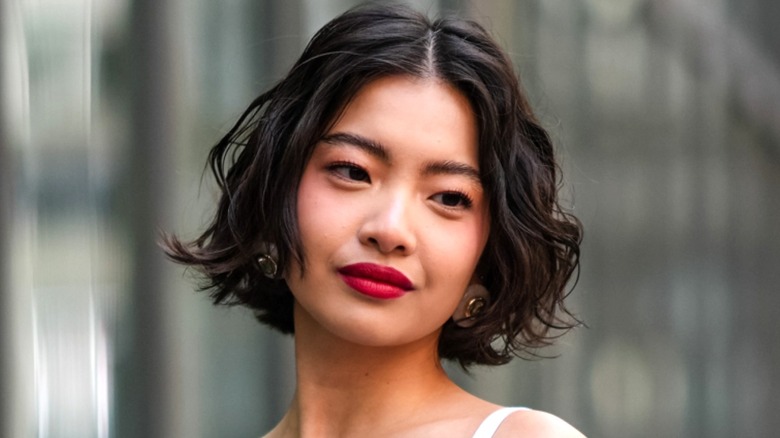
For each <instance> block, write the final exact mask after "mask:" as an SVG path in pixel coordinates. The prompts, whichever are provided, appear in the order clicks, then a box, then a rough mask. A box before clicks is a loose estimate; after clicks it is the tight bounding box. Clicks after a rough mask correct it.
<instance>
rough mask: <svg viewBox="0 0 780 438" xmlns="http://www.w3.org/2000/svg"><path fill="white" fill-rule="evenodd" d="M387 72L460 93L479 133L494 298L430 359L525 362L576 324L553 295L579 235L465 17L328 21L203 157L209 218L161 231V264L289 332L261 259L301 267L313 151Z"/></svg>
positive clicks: (498, 58)
mask: <svg viewBox="0 0 780 438" xmlns="http://www.w3.org/2000/svg"><path fill="white" fill-rule="evenodd" d="M392 75H406V76H409V77H416V78H423V79H434V80H438V81H442V82H444V83H447V84H450V85H451V86H453V87H454V88H455V89H457V90H459V91H460V92H461V93H463V95H464V96H466V97H467V98H468V100H469V102H470V103H471V106H472V108H473V110H474V112H475V114H476V119H477V124H478V129H479V134H478V135H479V137H478V139H479V168H480V173H481V180H482V184H483V186H484V190H485V193H486V198H487V200H488V208H489V212H490V235H489V238H488V242H487V245H486V247H485V250H484V252H483V254H482V256H481V259H480V261H479V263H478V266H477V274H478V275H479V277H480V279H481V282H482V283H483V284H484V285H485V286H486V287H487V289H488V290H489V291H490V294H491V299H490V302H489V305H488V306H487V308H486V309H485V310H484V311H483V312H482V313H481V314H480V315H479V316H478V318H477V320H476V323H475V324H474V325H473V326H471V327H469V328H463V327H460V326H458V325H456V324H455V323H454V321H452V319H450V320H449V321H448V322H447V323H445V325H444V327H443V330H442V334H441V337H440V339H439V348H438V350H439V351H438V353H439V357H440V358H443V359H450V360H456V361H458V362H459V363H460V365H461V366H462V367H464V369H465V368H466V367H468V366H469V365H473V364H485V365H498V364H503V363H506V362H508V361H509V360H510V359H511V358H512V356H513V355H523V353H530V355H535V353H533V351H534V350H535V349H536V348H538V347H541V346H544V345H548V344H550V343H551V342H552V340H553V339H554V338H556V337H557V336H559V335H560V334H561V333H562V331H564V330H567V329H570V328H572V327H573V326H575V325H577V324H578V321H577V319H576V318H575V317H574V316H572V314H571V313H570V312H569V311H568V310H566V308H565V306H564V303H563V300H564V298H565V297H566V296H567V295H568V292H567V286H566V285H567V282H568V280H569V278H570V277H571V275H572V273H573V272H574V271H575V270H577V267H578V259H579V246H580V242H581V236H582V232H581V226H580V223H579V221H578V220H577V219H576V218H575V217H573V216H571V215H570V214H567V213H564V212H563V211H562V209H561V208H560V206H559V203H558V197H557V192H558V185H559V182H558V180H557V176H556V173H557V169H558V166H557V164H556V161H555V157H554V153H553V146H552V144H551V141H550V138H549V136H548V134H547V132H546V131H545V130H544V129H543V128H542V127H541V126H540V124H539V123H538V121H537V119H536V118H535V116H534V115H533V113H532V111H531V108H530V106H529V104H528V102H527V100H526V98H525V96H524V95H523V92H522V91H521V87H520V84H519V82H518V79H517V76H516V74H515V72H514V68H513V66H512V63H511V61H510V59H509V58H508V57H507V55H506V54H505V53H504V51H503V50H502V49H501V48H500V47H499V46H498V45H497V44H496V42H495V41H494V40H493V39H492V38H491V37H490V35H489V34H488V32H486V31H485V29H484V28H482V27H481V26H480V25H479V24H477V23H475V22H472V21H468V20H464V19H460V18H442V19H438V20H436V21H432V20H430V19H429V18H427V17H426V16H425V15H422V14H420V13H418V12H416V11H414V10H411V9H409V8H408V7H405V6H401V5H386V4H385V5H378V4H369V5H364V6H359V7H357V8H354V9H351V10H349V11H347V12H346V13H344V14H343V15H341V16H339V17H337V18H335V19H333V20H332V21H331V22H329V23H328V24H326V25H325V26H324V27H323V28H322V29H321V30H320V31H319V32H317V34H316V35H314V37H313V38H312V40H311V41H310V42H309V44H308V46H307V47H306V49H305V50H304V52H303V54H302V55H301V57H300V59H298V61H297V62H296V63H295V65H294V66H293V67H292V69H291V70H290V72H289V73H288V74H287V75H286V76H285V77H284V78H283V79H282V80H281V81H280V82H278V83H277V84H276V85H275V86H273V88H271V89H270V90H268V91H267V92H266V93H264V94H262V95H261V96H260V97H258V98H257V99H255V100H254V101H253V102H252V104H251V105H250V106H249V108H248V109H247V110H246V111H245V112H244V114H243V115H242V116H241V117H240V118H239V120H238V122H237V123H236V124H235V126H233V128H232V129H231V130H230V131H229V132H228V133H227V135H225V137H223V138H222V139H221V140H220V141H219V142H218V143H217V144H216V146H214V148H213V149H212V150H211V152H210V154H209V158H208V164H209V166H210V168H211V171H212V172H213V174H214V176H215V178H216V181H217V183H218V185H219V188H220V190H221V198H220V200H219V204H218V207H217V211H216V214H215V217H214V218H213V221H212V222H211V224H210V226H209V227H208V228H207V229H206V230H205V232H203V234H202V235H200V237H199V238H197V239H196V240H194V241H193V242H188V243H183V242H181V241H180V240H179V239H178V238H176V237H175V236H164V237H163V246H164V248H165V250H166V252H167V254H168V256H169V257H170V258H171V259H173V260H174V261H176V262H179V263H182V264H185V265H188V266H191V267H194V268H196V269H197V270H198V271H199V272H200V273H201V274H202V275H203V278H204V279H205V281H204V283H203V284H202V285H201V287H202V289H203V290H210V291H211V294H212V298H213V300H214V302H215V303H216V304H219V303H221V304H241V305H245V306H247V307H249V308H251V309H253V310H254V311H255V314H256V316H257V318H258V319H259V320H260V321H261V322H263V323H266V324H268V325H270V326H272V327H274V328H276V329H278V330H280V331H282V332H284V333H293V332H294V330H295V327H294V325H293V312H292V309H293V300H294V298H293V296H292V294H291V292H290V289H289V288H288V286H287V284H286V282H285V281H284V280H283V279H281V278H277V279H271V278H267V277H266V276H264V275H263V273H262V270H261V267H260V265H259V264H258V262H257V257H258V255H259V254H261V253H263V252H264V248H265V247H266V245H268V244H272V245H275V246H276V248H277V251H278V262H279V266H280V267H282V268H284V267H288V266H290V262H291V260H293V259H294V260H296V261H297V262H298V263H299V264H300V266H301V267H303V268H304V269H305V255H306V254H304V252H303V249H302V245H301V241H300V236H299V231H298V226H297V217H296V215H297V212H296V207H297V191H298V184H299V182H300V179H301V175H302V173H303V171H304V168H305V167H306V164H307V162H308V160H309V158H310V156H311V154H312V150H313V148H314V146H315V145H316V144H317V143H318V141H319V140H320V139H321V138H322V137H323V135H324V134H325V133H326V132H327V131H328V130H329V128H330V126H332V124H333V123H334V122H335V120H336V119H337V118H338V117H339V115H340V113H341V111H343V109H344V107H345V106H346V104H347V103H348V102H349V101H350V99H351V98H352V97H353V96H354V95H355V94H356V93H357V91H358V90H360V89H361V87H363V86H364V85H366V84H368V83H369V82H371V81H373V80H375V79H377V78H380V77H386V76H392ZM442 256H443V257H444V256H446V255H442Z"/></svg>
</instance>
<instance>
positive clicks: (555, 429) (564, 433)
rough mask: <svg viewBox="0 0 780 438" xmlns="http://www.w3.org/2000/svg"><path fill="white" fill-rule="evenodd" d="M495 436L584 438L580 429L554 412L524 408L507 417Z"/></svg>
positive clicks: (504, 437)
mask: <svg viewBox="0 0 780 438" xmlns="http://www.w3.org/2000/svg"><path fill="white" fill-rule="evenodd" d="M493 436H494V437H495V438H512V437H519V436H522V437H524V438H526V437H527V438H548V437H555V438H559V437H560V438H584V437H585V435H583V434H582V433H581V432H580V431H578V430H577V429H575V428H574V427H573V426H572V425H570V424H569V423H567V422H565V421H564V420H562V419H561V418H559V417H556V416H555V415H553V414H550V413H547V412H543V411H534V410H522V411H517V412H515V413H513V414H512V415H510V416H509V417H507V419H506V420H504V422H503V423H502V424H501V427H499V428H498V430H497V431H496V433H495V435H493Z"/></svg>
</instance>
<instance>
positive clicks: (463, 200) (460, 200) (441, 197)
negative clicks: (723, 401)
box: [431, 192, 472, 209]
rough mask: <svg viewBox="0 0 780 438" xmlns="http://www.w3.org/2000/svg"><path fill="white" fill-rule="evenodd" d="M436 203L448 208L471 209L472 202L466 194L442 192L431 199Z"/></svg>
mask: <svg viewBox="0 0 780 438" xmlns="http://www.w3.org/2000/svg"><path fill="white" fill-rule="evenodd" d="M431 199H433V200H434V201H435V202H438V203H439V204H441V205H443V206H444V207H447V208H462V209H468V208H471V205H472V201H471V198H469V197H468V195H466V194H465V193H461V192H442V193H437V194H435V195H433V196H432V197H431Z"/></svg>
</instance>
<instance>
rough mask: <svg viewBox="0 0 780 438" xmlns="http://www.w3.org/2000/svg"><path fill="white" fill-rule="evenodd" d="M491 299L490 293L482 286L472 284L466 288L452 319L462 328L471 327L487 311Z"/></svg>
mask: <svg viewBox="0 0 780 438" xmlns="http://www.w3.org/2000/svg"><path fill="white" fill-rule="evenodd" d="M489 299H490V292H488V290H487V289H486V288H485V286H483V285H481V284H472V285H469V287H467V288H466V291H465V292H464V293H463V298H462V299H461V300H460V303H459V304H458V307H457V308H456V309H455V313H453V315H452V319H453V320H454V321H455V324H457V325H458V326H460V327H465V328H468V327H471V326H473V325H474V324H475V323H476V317H477V316H478V315H479V314H480V313H482V312H483V311H484V310H485V307H486V306H487V304H488V300H489Z"/></svg>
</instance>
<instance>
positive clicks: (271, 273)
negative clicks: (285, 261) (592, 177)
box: [257, 243, 279, 279]
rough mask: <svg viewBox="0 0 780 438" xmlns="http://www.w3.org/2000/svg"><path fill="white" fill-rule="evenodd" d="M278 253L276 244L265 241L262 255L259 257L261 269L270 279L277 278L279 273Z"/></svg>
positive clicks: (258, 262) (261, 251) (262, 246)
mask: <svg viewBox="0 0 780 438" xmlns="http://www.w3.org/2000/svg"><path fill="white" fill-rule="evenodd" d="M277 254H278V251H277V250H276V245H274V244H273V243H263V244H262V245H261V248H260V255H259V256H258V257H257V264H258V265H259V266H260V271H261V272H262V273H263V275H265V276H266V277H268V278H270V279H275V278H276V274H278V273H279V265H278V263H277V257H279V256H278V255H277Z"/></svg>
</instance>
